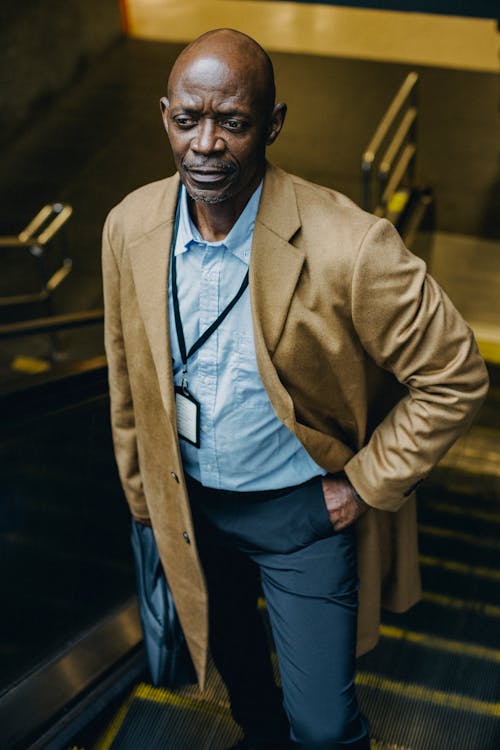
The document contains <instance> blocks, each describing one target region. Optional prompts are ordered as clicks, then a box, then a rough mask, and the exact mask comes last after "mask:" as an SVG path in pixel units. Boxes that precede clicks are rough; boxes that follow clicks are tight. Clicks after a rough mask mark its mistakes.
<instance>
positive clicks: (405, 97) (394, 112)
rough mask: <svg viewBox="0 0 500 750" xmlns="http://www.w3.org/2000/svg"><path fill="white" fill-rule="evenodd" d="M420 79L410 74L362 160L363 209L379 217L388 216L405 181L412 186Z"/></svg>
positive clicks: (415, 74)
mask: <svg viewBox="0 0 500 750" xmlns="http://www.w3.org/2000/svg"><path fill="white" fill-rule="evenodd" d="M418 80H419V79H418V74H417V73H414V72H412V73H409V74H408V75H407V77H406V79H405V81H404V82H403V84H402V86H401V88H400V89H399V91H398V92H397V94H396V96H395V97H394V99H393V100H392V102H391V104H390V105H389V107H388V109H387V111H386V113H385V114H384V116H383V117H382V119H381V121H380V123H379V125H378V127H377V129H376V131H375V133H374V135H373V138H372V139H371V141H370V143H369V145H368V147H367V148H366V150H365V151H364V153H363V156H362V159H361V175H362V183H363V199H362V202H363V208H364V209H365V210H366V211H371V212H372V213H375V214H376V215H377V216H386V214H387V212H388V207H389V206H390V204H391V200H392V199H393V197H394V195H395V194H396V193H397V192H398V190H399V188H400V187H401V185H402V183H403V181H404V180H405V178H406V180H407V182H408V188H411V187H412V186H413V182H414V177H415V174H414V172H415V155H416V151H417V144H416V122H417V116H418V108H417V88H418ZM384 147H385V150H384V151H383V152H382V149H383V148H384Z"/></svg>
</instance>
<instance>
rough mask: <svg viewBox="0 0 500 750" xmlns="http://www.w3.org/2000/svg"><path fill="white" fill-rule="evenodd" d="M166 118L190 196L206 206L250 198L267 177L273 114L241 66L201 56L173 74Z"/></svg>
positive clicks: (164, 103) (256, 86)
mask: <svg viewBox="0 0 500 750" xmlns="http://www.w3.org/2000/svg"><path fill="white" fill-rule="evenodd" d="M169 95H170V96H169V100H166V99H164V100H162V109H163V119H164V123H165V128H166V129H167V132H168V137H169V140H170V145H171V147H172V152H173V156H174V160H175V164H176V167H177V169H178V171H179V174H180V176H181V180H182V182H183V183H184V185H185V187H186V190H187V191H188V194H189V195H190V196H191V197H192V198H193V199H194V200H195V201H200V202H202V203H207V204H216V203H223V202H225V201H231V200H232V199H233V200H234V201H235V202H238V203H241V202H242V201H246V200H248V198H249V197H250V195H251V194H252V193H253V191H254V190H255V188H256V187H257V185H258V184H259V182H260V180H261V178H262V175H263V173H264V165H265V148H266V144H267V143H270V142H271V141H272V140H274V138H275V137H276V135H277V133H276V135H273V134H272V128H273V126H272V122H271V121H272V119H273V118H272V114H271V112H270V111H269V107H268V105H267V106H266V103H265V100H264V98H263V96H262V92H261V91H260V90H259V85H258V81H256V80H255V78H252V76H251V75H245V72H244V70H243V66H242V65H241V64H239V65H238V64H235V65H234V66H233V65H230V64H228V63H227V62H226V61H221V60H220V59H218V58H217V57H211V56H206V57H197V58H195V59H194V60H191V61H188V62H187V63H186V64H185V65H183V66H182V67H181V70H180V71H179V72H178V73H177V75H174V76H173V81H171V84H170V89H169Z"/></svg>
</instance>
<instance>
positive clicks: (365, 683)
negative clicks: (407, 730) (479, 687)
mask: <svg viewBox="0 0 500 750" xmlns="http://www.w3.org/2000/svg"><path fill="white" fill-rule="evenodd" d="M356 685H360V686H362V687H367V688H370V689H372V690H380V691H381V692H384V693H390V694H392V695H397V696H400V697H401V698H406V699H410V700H416V701H420V702H423V703H432V704H433V705H435V706H441V707H442V708H452V709H455V710H457V711H465V712H467V713H475V714H481V715H482V716H489V717H493V718H498V717H500V703H490V702H488V701H481V700H479V699H477V698H469V697H468V696H466V695H461V694H460V693H447V692H445V691H444V690H433V689H432V688H427V687H425V686H424V685H418V684H416V683H406V682H398V681H396V680H390V679H388V678H386V677H379V675H376V674H372V673H370V672H358V674H357V676H356Z"/></svg>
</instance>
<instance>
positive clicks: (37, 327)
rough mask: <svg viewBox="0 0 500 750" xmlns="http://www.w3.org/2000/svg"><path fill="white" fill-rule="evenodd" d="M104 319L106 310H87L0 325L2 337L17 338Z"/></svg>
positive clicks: (75, 326)
mask: <svg viewBox="0 0 500 750" xmlns="http://www.w3.org/2000/svg"><path fill="white" fill-rule="evenodd" d="M103 321H104V310H102V309H97V310H85V311H83V312H77V313H67V314H65V315H53V316H52V317H49V318H35V319H34V320H23V321H19V322H17V323H7V324H5V325H0V339H9V338H15V337H17V336H32V335H35V334H38V333H50V332H51V331H62V330H65V329H68V328H78V327H80V326H87V325H94V324H98V323H102V322H103Z"/></svg>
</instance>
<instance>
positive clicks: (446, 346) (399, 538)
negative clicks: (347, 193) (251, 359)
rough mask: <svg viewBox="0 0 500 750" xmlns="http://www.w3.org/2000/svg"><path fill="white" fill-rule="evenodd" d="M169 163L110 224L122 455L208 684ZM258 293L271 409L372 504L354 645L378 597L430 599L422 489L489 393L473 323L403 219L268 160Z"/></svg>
mask: <svg viewBox="0 0 500 750" xmlns="http://www.w3.org/2000/svg"><path fill="white" fill-rule="evenodd" d="M178 184H179V178H178V176H177V175H175V176H173V177H171V178H168V179H165V180H161V181H159V182H155V183H152V184H150V185H146V186H144V187H142V188H140V189H139V190H136V191H135V192H133V193H131V194H130V195H128V196H127V197H126V198H125V199H124V200H123V201H122V202H121V203H120V204H119V205H118V206H116V207H115V208H114V209H113V210H112V211H111V213H110V214H109V217H108V219H107V221H106V225H105V228H104V241H103V278H104V292H105V310H106V327H105V332H106V333H105V335H106V352H107V357H108V363H109V385H110V393H111V413H112V424H113V435H114V442H115V452H116V460H117V464H118V468H119V472H120V476H121V480H122V483H123V488H124V491H125V495H126V497H127V501H128V503H129V505H130V509H131V511H132V513H133V514H134V516H136V517H137V518H139V519H150V520H151V522H152V526H153V529H154V533H155V536H156V539H157V543H158V548H159V551H160V556H161V559H162V562H163V565H164V568H165V571H166V574H167V577H168V580H169V583H170V586H171V588H172V590H173V593H174V598H175V601H176V605H177V609H178V612H179V616H180V619H181V622H182V625H183V628H184V632H185V635H186V638H187V641H188V644H189V648H190V651H191V654H192V657H193V661H194V664H195V667H196V670H197V673H198V677H199V681H200V685H202V686H203V684H204V680H205V670H206V661H207V650H208V618H207V593H206V588H205V581H204V577H203V573H202V570H201V568H200V564H199V559H198V554H197V549H196V540H195V537H194V533H193V527H192V521H191V515H190V507H189V502H188V498H187V495H186V487H185V482H184V476H183V471H182V463H181V458H180V453H179V445H178V439H177V434H176V420H175V406H174V394H173V386H172V369H171V354H170V346H169V335H168V330H169V328H168V321H167V309H168V308H167V274H168V268H169V253H170V242H171V236H172V229H173V220H174V212H175V206H176V200H177V190H178ZM250 295H251V305H252V314H253V325H254V337H255V346H256V353H257V361H258V366H259V371H260V375H261V378H262V381H263V383H264V386H265V388H266V391H267V393H268V396H269V398H270V400H271V403H272V405H273V408H274V410H275V412H276V414H277V416H278V417H279V419H280V420H281V421H282V422H283V423H284V424H285V425H287V427H288V428H289V429H290V430H292V432H294V433H295V434H296V435H297V437H298V438H299V439H300V440H301V442H302V443H303V445H304V446H305V448H306V449H307V451H308V452H309V454H310V455H311V456H312V457H313V458H314V460H315V461H316V462H317V463H319V464H320V465H321V466H323V467H324V468H325V469H326V470H327V471H329V472H337V471H339V470H341V469H345V471H346V473H347V475H348V476H349V478H350V480H351V481H352V484H353V485H354V487H355V488H356V489H357V491H358V492H359V494H360V495H361V497H363V498H364V499H365V501H366V502H367V503H368V504H369V505H370V506H372V508H371V509H370V510H369V511H368V512H367V513H366V514H365V515H364V516H363V517H362V518H361V519H360V520H359V521H358V523H357V535H358V555H359V574H360V580H361V587H360V617H359V633H358V651H359V652H360V653H361V652H363V651H366V650H368V649H369V648H371V647H372V646H373V645H374V644H375V643H376V641H377V637H378V626H379V617H380V606H381V605H383V606H386V607H388V608H390V609H393V610H399V611H401V610H404V609H406V608H408V607H410V606H411V605H412V604H414V603H415V602H416V601H417V600H418V598H419V596H420V579H419V571H418V553H417V534H416V519H415V498H414V493H413V490H414V488H415V486H416V485H417V484H418V483H419V482H420V481H422V479H424V478H425V476H426V475H427V474H428V472H429V471H430V469H431V468H432V467H433V466H434V464H435V463H436V462H437V461H438V460H439V458H440V457H441V456H442V455H443V454H444V453H445V451H446V450H447V449H448V448H449V447H450V445H451V444H452V443H453V441H454V440H455V439H456V438H457V437H458V435H459V434H460V433H461V432H462V431H463V430H464V429H465V428H466V427H467V425H468V424H469V422H470V420H471V419H472V417H473V415H474V413H475V411H476V410H477V408H478V406H479V405H480V403H481V401H482V399H483V397H484V395H485V393H486V390H487V375H486V371H485V367H484V364H483V362H482V360H481V358H480V356H479V354H478V351H477V347H476V344H475V342H474V338H473V335H472V333H471V331H470V329H469V328H468V326H467V325H466V324H465V323H464V321H463V320H462V318H461V317H460V315H459V314H458V313H457V311H456V310H455V308H454V307H453V305H452V304H451V302H450V301H449V300H448V298H447V297H446V295H445V294H444V293H443V292H442V291H441V289H440V288H439V287H438V285H437V284H436V282H435V281H434V280H433V279H432V278H430V277H429V276H428V275H427V274H426V268H425V264H424V263H423V261H422V260H420V259H419V258H416V257H415V256H414V255H412V254H411V253H410V252H409V251H408V250H406V248H405V247H404V245H403V243H402V242H401V240H400V238H399V235H398V234H397V232H396V231H395V229H394V228H393V226H392V225H391V224H390V223H389V222H387V221H386V220H383V219H377V218H375V217H374V216H371V215H369V214H367V213H365V212H363V211H361V210H360V209H359V208H357V207H356V206H355V205H354V204H353V203H352V202H351V201H350V200H349V199H347V198H346V197H344V196H342V195H340V194H339V193H336V192H334V191H332V190H329V189H326V188H323V187H319V186H317V185H313V184H311V183H309V182H306V181H304V180H302V179H299V178H297V177H294V176H291V175H289V174H287V173H285V172H283V171H281V170H280V169H278V168H276V167H273V166H271V165H268V166H267V170H266V176H265V180H264V189H263V194H262V199H261V203H260V207H259V211H258V215H257V219H256V223H255V231H254V238H253V245H252V253H251V262H250Z"/></svg>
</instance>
